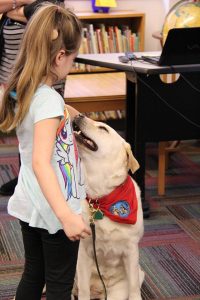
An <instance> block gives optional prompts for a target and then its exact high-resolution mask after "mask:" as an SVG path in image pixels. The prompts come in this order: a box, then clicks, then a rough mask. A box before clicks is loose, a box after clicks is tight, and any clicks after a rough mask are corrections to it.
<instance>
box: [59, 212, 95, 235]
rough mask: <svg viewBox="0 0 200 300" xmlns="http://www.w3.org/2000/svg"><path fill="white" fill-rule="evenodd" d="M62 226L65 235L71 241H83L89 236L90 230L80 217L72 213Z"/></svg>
mask: <svg viewBox="0 0 200 300" xmlns="http://www.w3.org/2000/svg"><path fill="white" fill-rule="evenodd" d="M62 225H63V230H64V231H65V234H66V235H67V236H68V238H69V239H70V240H71V241H76V240H80V239H81V238H82V239H84V238H86V237H88V236H89V235H90V234H91V230H90V228H89V227H88V226H87V225H86V224H85V222H84V220H83V218H82V216H81V215H76V214H74V213H72V214H71V215H70V216H69V217H68V219H67V220H66V221H65V222H63V223H62Z"/></svg>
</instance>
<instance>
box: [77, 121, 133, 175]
mask: <svg viewBox="0 0 200 300" xmlns="http://www.w3.org/2000/svg"><path fill="white" fill-rule="evenodd" d="M74 124H75V126H74V128H75V131H74V134H75V137H76V141H77V143H78V148H79V153H80V156H81V158H82V159H83V160H84V159H90V160H92V162H94V163H95V161H97V162H98V163H103V162H110V163H112V164H113V165H114V164H115V163H116V165H118V166H119V168H121V167H122V164H123V165H124V166H126V168H127V170H129V169H130V170H131V172H132V173H134V172H135V171H136V170H137V169H138V168H139V164H138V162H137V160H136V159H135V157H134V156H133V153H132V151H131V147H130V145H129V144H128V143H127V142H126V141H125V140H124V139H123V138H122V137H121V136H120V135H119V134H118V133H117V132H116V131H115V130H114V129H113V128H111V127H110V126H108V125H107V124H105V123H102V122H96V121H93V120H91V119H89V118H87V117H85V116H83V115H78V116H76V117H75V119H74ZM88 154H89V155H88Z"/></svg>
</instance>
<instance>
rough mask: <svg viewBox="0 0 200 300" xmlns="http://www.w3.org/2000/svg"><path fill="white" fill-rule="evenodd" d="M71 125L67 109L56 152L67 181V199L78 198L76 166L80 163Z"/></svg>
mask: <svg viewBox="0 0 200 300" xmlns="http://www.w3.org/2000/svg"><path fill="white" fill-rule="evenodd" d="M74 142H75V141H74V135H73V130H72V127H71V123H70V119H69V113H68V112H67V110H65V116H64V118H63V120H62V121H61V123H60V126H59V128H58V131H57V137H56V152H57V154H58V156H59V158H60V159H59V160H58V163H59V167H60V170H61V173H62V176H63V179H64V182H65V188H66V192H67V195H66V197H67V200H68V199H69V198H71V197H74V198H78V193H77V184H78V182H77V181H76V177H75V168H77V165H78V163H79V162H78V153H77V149H76V148H75V147H76V142H75V143H74Z"/></svg>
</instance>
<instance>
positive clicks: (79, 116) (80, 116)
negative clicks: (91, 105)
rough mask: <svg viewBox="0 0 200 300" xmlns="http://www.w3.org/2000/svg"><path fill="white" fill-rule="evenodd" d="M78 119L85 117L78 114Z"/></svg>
mask: <svg viewBox="0 0 200 300" xmlns="http://www.w3.org/2000/svg"><path fill="white" fill-rule="evenodd" d="M77 117H78V118H84V117H85V116H84V115H83V114H78V116H77Z"/></svg>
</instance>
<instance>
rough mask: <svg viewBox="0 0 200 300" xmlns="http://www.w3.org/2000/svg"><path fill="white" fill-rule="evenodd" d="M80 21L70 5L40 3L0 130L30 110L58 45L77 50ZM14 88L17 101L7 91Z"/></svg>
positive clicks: (15, 123) (18, 62) (7, 97)
mask: <svg viewBox="0 0 200 300" xmlns="http://www.w3.org/2000/svg"><path fill="white" fill-rule="evenodd" d="M81 31H82V28H81V23H80V21H79V20H78V18H77V17H76V15H75V14H74V13H73V12H72V11H70V10H69V9H65V8H62V7H60V6H57V5H54V4H45V5H43V6H42V7H40V8H39V9H38V10H37V12H36V13H35V14H34V15H33V16H32V18H31V20H30V21H29V23H28V25H27V27H26V30H25V33H24V36H23V39H22V42H21V47H20V51H19V53H18V56H17V59H16V63H15V66H14V69H13V72H12V75H11V77H10V80H9V82H8V86H7V88H6V91H5V94H4V97H3V101H2V105H1V111H0V130H1V131H4V132H8V131H10V130H13V129H15V128H16V127H17V126H18V125H19V124H20V123H21V122H22V121H23V119H24V117H25V115H26V113H27V112H28V110H29V107H30V103H31V99H32V97H33V95H34V93H35V91H36V89H37V88H38V86H39V84H41V83H42V80H44V78H46V77H47V76H48V75H50V74H51V73H52V66H53V63H54V61H55V57H56V55H57V53H58V52H59V50H60V49H64V50H65V51H66V55H70V54H71V53H74V52H75V51H77V50H78V48H79V45H80V40H81ZM12 91H16V94H17V100H16V103H15V101H14V100H13V98H12V97H11V95H10V93H11V92H12Z"/></svg>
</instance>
